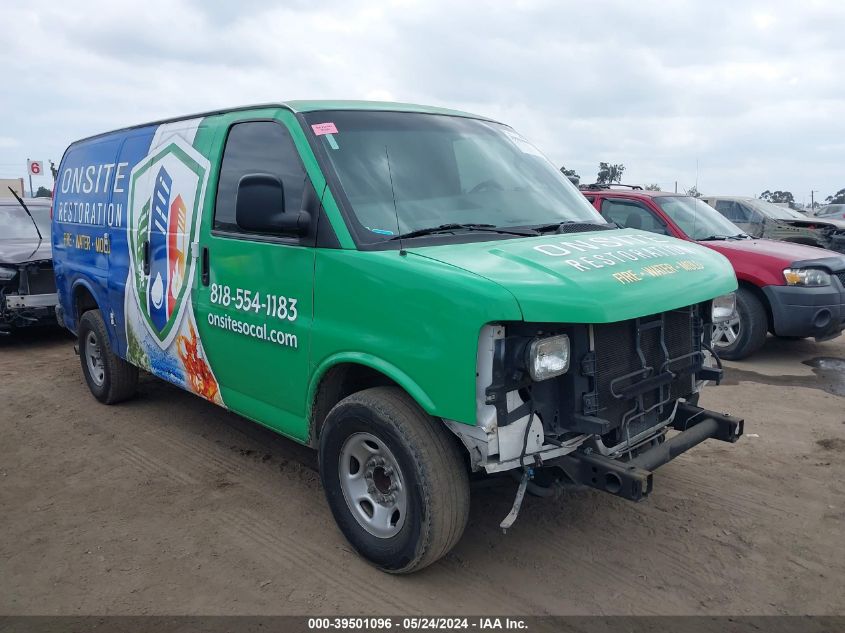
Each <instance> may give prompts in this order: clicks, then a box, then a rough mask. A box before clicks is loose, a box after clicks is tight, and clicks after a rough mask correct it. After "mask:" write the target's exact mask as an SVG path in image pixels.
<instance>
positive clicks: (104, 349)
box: [79, 310, 138, 404]
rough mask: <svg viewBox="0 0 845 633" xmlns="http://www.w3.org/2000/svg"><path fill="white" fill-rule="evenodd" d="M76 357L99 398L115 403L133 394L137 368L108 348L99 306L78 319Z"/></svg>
mask: <svg viewBox="0 0 845 633" xmlns="http://www.w3.org/2000/svg"><path fill="white" fill-rule="evenodd" d="M79 361H80V362H81V363H82V373H83V375H84V376H85V382H87V383H88V388H89V389H90V390H91V393H92V394H94V397H95V398H96V399H97V400H99V401H100V402H102V403H104V404H115V403H117V402H120V401H122V400H126V399H127V398H131V397H132V396H133V395H134V394H135V390H136V388H137V387H138V368H137V367H135V366H134V365H131V364H130V363H127V362H126V361H125V360H123V359H122V358H120V357H119V356H118V355H116V354H115V353H114V352H112V349H111V346H110V345H109V336H108V332H106V324H105V322H104V321H103V315H102V314H100V311H99V310H89V311H88V312H86V313H85V314H83V315H82V318H81V319H80V320H79Z"/></svg>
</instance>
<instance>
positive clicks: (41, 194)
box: [35, 187, 53, 198]
mask: <svg viewBox="0 0 845 633" xmlns="http://www.w3.org/2000/svg"><path fill="white" fill-rule="evenodd" d="M35 197H36V198H52V197H53V192H52V191H50V190H49V189H47V187H38V191H36V192H35Z"/></svg>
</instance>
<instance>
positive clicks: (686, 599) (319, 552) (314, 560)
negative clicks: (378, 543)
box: [0, 332, 845, 615]
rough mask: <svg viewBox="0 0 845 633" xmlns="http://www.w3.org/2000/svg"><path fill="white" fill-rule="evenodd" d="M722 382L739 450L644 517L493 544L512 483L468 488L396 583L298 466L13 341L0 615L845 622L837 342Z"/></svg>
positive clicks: (561, 501)
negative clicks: (835, 617)
mask: <svg viewBox="0 0 845 633" xmlns="http://www.w3.org/2000/svg"><path fill="white" fill-rule="evenodd" d="M820 357H823V358H824V359H825V360H822V361H818V359H819V358H820ZM814 359H816V360H815V362H814V364H815V365H816V366H815V367H813V366H810V365H807V364H803V363H802V361H810V362H812V361H813V360H814ZM726 383H727V384H724V385H723V386H721V387H717V388H712V389H709V390H708V391H707V393H706V394H705V395H703V397H702V404H703V405H705V406H708V407H710V408H714V409H717V410H720V411H726V412H730V413H733V414H735V415H738V416H743V417H744V418H745V420H746V426H745V433H746V436H745V437H744V438H742V439H741V440H740V442H739V443H738V444H735V445H728V444H723V443H719V442H713V441H711V442H706V443H705V444H702V445H701V446H699V447H697V448H696V449H693V450H692V451H690V452H688V453H686V454H685V455H683V456H681V457H680V458H678V459H677V460H675V461H673V462H671V463H670V464H668V465H666V466H664V467H663V468H661V469H659V470H658V471H657V474H656V476H655V490H654V493H653V494H652V496H651V497H649V498H648V499H646V500H645V501H643V502H641V503H639V504H633V503H630V502H627V501H622V500H618V499H615V498H613V497H610V496H609V495H606V494H602V493H598V492H592V491H587V492H571V493H566V494H564V495H563V496H561V497H560V498H558V499H554V500H546V499H537V498H528V499H527V501H526V503H525V505H524V507H523V510H522V514H521V516H520V517H519V520H518V521H517V523H516V525H515V526H514V528H513V529H512V530H511V531H510V532H509V533H508V534H507V535H503V534H502V533H501V531H500V530H499V529H498V528H497V526H498V523H499V521H500V520H501V519H502V518H503V517H504V516H505V514H507V512H508V510H509V508H510V504H511V502H512V499H513V493H514V491H515V484H511V483H508V484H505V485H503V486H499V487H486V488H484V487H482V488H477V489H475V490H474V491H473V500H472V511H471V516H470V523H469V526H468V528H467V531H466V533H465V535H464V537H463V540H462V541H461V542H460V543H459V545H458V546H457V547H456V548H455V550H454V551H453V552H452V553H451V554H450V555H449V556H448V557H447V558H445V559H444V560H443V561H441V562H439V563H438V564H435V565H434V566H432V567H430V568H428V569H426V570H424V571H423V572H421V573H418V574H416V575H412V576H410V577H393V576H388V575H386V574H383V573H381V572H378V571H376V570H375V569H373V568H372V567H370V566H369V565H367V564H366V563H365V562H363V561H362V560H361V559H359V558H358V557H357V556H356V555H355V554H354V553H353V552H352V551H350V548H349V547H348V545H347V544H346V542H345V541H344V540H343V537H342V536H341V534H340V532H339V531H338V530H337V528H336V527H335V525H334V522H333V520H332V517H331V514H330V512H329V509H328V507H327V505H326V502H325V500H324V497H323V494H322V490H321V488H320V484H319V479H318V476H317V472H316V459H315V455H314V454H313V453H312V452H311V451H310V450H308V449H306V448H303V447H300V446H298V445H296V444H294V443H293V442H290V441H288V440H285V439H283V438H281V437H278V436H276V435H274V434H273V433H271V432H269V431H266V430H264V429H262V428H259V427H257V426H255V425H253V424H251V423H249V422H247V421H245V420H243V419H241V418H238V417H237V416H235V415H232V414H229V413H226V412H225V411H223V410H221V409H218V408H215V407H214V406H212V405H210V404H208V403H206V402H204V401H202V400H200V399H198V398H196V397H195V396H192V395H189V394H187V393H183V392H181V391H179V390H177V389H175V388H173V387H170V386H168V385H166V384H165V383H163V382H160V381H158V380H155V379H153V378H149V377H148V378H145V379H143V380H142V384H141V388H140V393H139V395H138V397H137V398H136V399H134V400H132V401H130V402H127V403H124V404H122V405H119V406H115V407H107V406H103V405H100V404H99V403H97V402H96V401H95V400H94V399H93V397H92V396H91V395H90V393H89V392H88V389H87V387H86V386H85V383H84V382H83V378H82V374H81V372H80V369H79V361H78V358H77V357H76V356H75V355H74V352H73V347H72V341H71V340H70V339H69V338H67V337H66V336H65V335H63V334H62V333H60V332H35V333H30V334H27V335H25V336H17V337H14V338H12V337H6V338H4V339H0V395H2V405H0V406H2V408H0V613H3V614H392V615H402V614H427V615H431V614H444V613H455V614H457V613H464V614H489V613H496V614H514V615H520V614H536V615H541V614H837V613H838V614H841V613H845V604H844V603H843V596H845V544H843V537H844V536H845V531H843V519H845V477H843V475H845V411H844V410H843V404H845V400H843V397H842V396H843V395H845V341H843V340H842V339H840V340H837V341H832V342H827V343H821V344H816V343H814V342H812V341H797V342H782V341H777V340H774V339H770V341H769V343H768V344H767V347H766V348H765V349H764V350H763V352H762V353H760V354H759V355H758V356H757V357H756V358H755V359H753V360H751V361H748V362H743V363H737V364H732V365H731V366H730V368H729V369H728V372H727V380H726Z"/></svg>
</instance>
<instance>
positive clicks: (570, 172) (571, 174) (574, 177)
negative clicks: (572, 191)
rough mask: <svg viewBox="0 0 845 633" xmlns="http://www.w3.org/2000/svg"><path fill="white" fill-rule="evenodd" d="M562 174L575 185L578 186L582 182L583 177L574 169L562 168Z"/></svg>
mask: <svg viewBox="0 0 845 633" xmlns="http://www.w3.org/2000/svg"><path fill="white" fill-rule="evenodd" d="M560 173H562V174H563V175H564V176H566V177H567V178H569V180H571V181H572V183H573V184H576V185H577V184H578V183H579V182H581V176H579V175H578V173H577V172H576V171H575V170H574V169H567V168H566V166H565V165H564V166H562V167H561V168H560Z"/></svg>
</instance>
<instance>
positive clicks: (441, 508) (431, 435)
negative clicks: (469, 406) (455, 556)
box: [319, 387, 469, 574]
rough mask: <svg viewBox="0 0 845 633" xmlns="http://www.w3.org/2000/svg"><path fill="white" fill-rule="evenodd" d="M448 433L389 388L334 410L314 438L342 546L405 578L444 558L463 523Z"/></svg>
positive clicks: (465, 509) (463, 498) (459, 473)
mask: <svg viewBox="0 0 845 633" xmlns="http://www.w3.org/2000/svg"><path fill="white" fill-rule="evenodd" d="M448 433H449V431H448V430H447V429H446V428H445V427H444V426H443V425H442V423H438V422H437V421H436V420H434V419H433V418H431V416H429V415H427V414H426V413H425V412H424V411H423V410H422V409H420V407H419V406H418V405H417V403H416V402H414V401H413V400H412V399H411V398H410V396H408V395H407V394H406V393H405V392H404V391H402V390H401V389H399V388H397V387H375V388H372V389H367V390H365V391H361V392H358V393H356V394H353V395H351V396H349V397H348V398H345V399H344V400H342V401H341V402H339V403H338V404H337V405H336V406H335V407H334V408H333V409H332V410H331V411H330V412H329V415H328V416H327V417H326V422H325V425H324V426H323V429H322V433H321V435H320V456H319V458H320V478H321V480H322V483H323V488H324V490H325V493H326V498H327V500H328V502H329V507H330V508H331V511H332V514H333V515H334V518H335V521H337V524H338V526H339V527H340V530H341V531H342V532H343V534H344V536H345V537H346V538H347V540H348V541H349V542H350V544H351V545H352V546H353V547H354V548H355V549H356V550H357V551H358V553H359V554H361V555H362V556H363V557H364V558H366V559H367V560H368V561H370V562H371V563H372V564H374V565H376V566H377V567H379V568H380V569H382V570H384V571H386V572H390V573H395V574H405V573H410V572H413V571H416V570H419V569H422V568H423V567H426V566H427V565H430V564H431V563H433V562H435V561H436V560H438V559H439V558H441V557H442V556H444V555H445V554H446V553H447V552H448V551H449V550H451V549H452V547H454V546H455V544H456V543H457V542H458V540H459V539H460V538H461V535H462V534H463V531H464V528H465V527H466V523H467V518H468V516H469V479H468V476H467V469H466V466H465V464H464V462H463V460H462V458H461V454H460V452H459V451H458V447H457V446H456V445H455V442H454V441H453V440H452V438H451V437H449V435H448Z"/></svg>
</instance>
